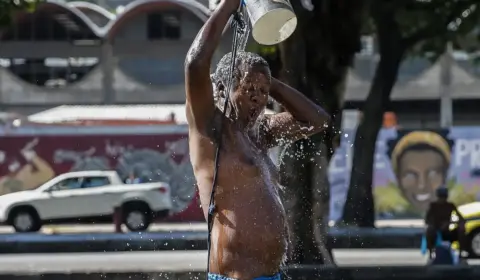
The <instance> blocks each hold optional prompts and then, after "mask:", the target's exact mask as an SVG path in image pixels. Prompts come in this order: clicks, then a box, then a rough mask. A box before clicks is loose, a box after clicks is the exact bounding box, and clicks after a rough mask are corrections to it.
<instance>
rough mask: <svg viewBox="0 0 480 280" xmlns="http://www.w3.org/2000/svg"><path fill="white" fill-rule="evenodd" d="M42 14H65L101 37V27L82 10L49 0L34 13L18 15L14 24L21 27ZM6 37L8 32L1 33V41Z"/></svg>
mask: <svg viewBox="0 0 480 280" xmlns="http://www.w3.org/2000/svg"><path fill="white" fill-rule="evenodd" d="M40 13H46V14H49V15H52V16H54V15H55V14H57V13H65V14H67V15H68V16H69V17H71V18H72V19H73V20H74V21H75V22H77V23H80V24H81V25H82V27H84V28H86V29H88V30H90V31H91V32H92V35H94V36H95V37H101V30H100V29H99V27H98V26H97V25H96V24H95V23H94V22H93V21H92V20H91V19H90V18H89V17H88V16H86V15H85V14H84V13H82V12H81V11H80V10H78V9H77V8H75V7H72V6H68V5H67V4H63V3H59V2H53V1H51V0H47V1H45V2H42V3H40V4H39V5H38V7H37V8H36V9H35V11H34V12H33V13H29V12H18V13H16V14H15V16H14V19H13V24H14V25H20V24H22V23H23V22H25V21H26V20H28V19H29V17H32V16H33V15H35V14H40ZM5 35H6V32H1V33H0V40H4V38H5Z"/></svg>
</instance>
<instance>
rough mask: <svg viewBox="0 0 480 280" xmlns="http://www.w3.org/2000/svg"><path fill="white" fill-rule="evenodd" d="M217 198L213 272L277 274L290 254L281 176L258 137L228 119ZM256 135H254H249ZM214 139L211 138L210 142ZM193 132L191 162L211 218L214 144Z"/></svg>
mask: <svg viewBox="0 0 480 280" xmlns="http://www.w3.org/2000/svg"><path fill="white" fill-rule="evenodd" d="M224 123H225V124H224V128H223V133H222V134H223V137H222V138H223V140H222V149H221V152H220V164H219V166H220V168H219V170H218V179H217V185H216V195H215V206H216V208H215V214H214V222H213V230H212V247H211V259H210V271H211V272H214V273H218V274H221V275H226V276H229V277H233V278H238V279H248V278H250V279H251V278H253V277H255V276H259V275H268V274H275V273H277V272H278V268H279V267H280V264H281V262H282V259H283V257H284V254H285V250H286V227H285V212H284V209H283V206H282V204H281V201H280V198H279V195H278V173H277V170H276V168H275V166H274V164H273V163H272V161H271V159H270V158H269V156H268V153H267V149H266V148H263V147H262V139H259V138H260V136H259V135H260V133H248V134H250V135H246V134H247V133H244V132H240V131H238V130H237V129H236V128H235V127H234V124H233V123H232V122H231V121H230V120H228V119H225V121H224ZM251 132H253V131H251ZM212 138H213V137H212ZM212 138H209V137H206V136H204V135H200V134H198V133H196V132H192V131H191V132H190V135H189V145H190V157H191V162H192V165H193V169H194V173H195V177H196V180H197V184H198V187H199V193H200V199H201V203H202V209H203V211H204V215H205V217H207V212H208V205H209V202H210V194H211V190H212V181H213V174H214V155H215V149H216V145H215V144H214V141H213V140H212Z"/></svg>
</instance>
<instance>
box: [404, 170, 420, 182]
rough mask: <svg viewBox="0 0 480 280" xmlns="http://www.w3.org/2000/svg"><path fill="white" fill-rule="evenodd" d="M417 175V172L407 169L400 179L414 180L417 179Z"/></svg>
mask: <svg viewBox="0 0 480 280" xmlns="http://www.w3.org/2000/svg"><path fill="white" fill-rule="evenodd" d="M417 177H418V176H417V173H415V172H411V171H409V172H406V173H404V174H403V175H402V180H403V181H405V182H414V181H416V180H417Z"/></svg>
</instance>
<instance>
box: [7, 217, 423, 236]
mask: <svg viewBox="0 0 480 280" xmlns="http://www.w3.org/2000/svg"><path fill="white" fill-rule="evenodd" d="M375 225H376V227H379V228H419V227H423V225H424V223H423V220H379V221H376V224H375ZM122 229H123V232H126V231H127V230H126V228H125V226H123V227H122ZM206 230H207V224H206V223H201V222H195V223H158V224H153V225H152V226H151V227H150V228H149V231H151V232H158V231H160V232H173V231H206ZM113 231H114V225H113V224H86V225H47V226H44V227H43V228H42V230H41V233H43V234H62V233H108V232H113ZM11 233H14V230H13V228H12V227H9V226H0V234H11Z"/></svg>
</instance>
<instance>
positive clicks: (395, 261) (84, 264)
mask: <svg viewBox="0 0 480 280" xmlns="http://www.w3.org/2000/svg"><path fill="white" fill-rule="evenodd" d="M334 257H335V260H336V262H337V264H338V265H339V266H423V265H425V264H426V259H425V257H423V256H422V255H421V254H420V252H419V250H387V249H384V250H363V249H358V250H335V251H334ZM206 259H207V254H206V251H188V252H186V251H182V252H180V251H179V252H125V253H70V254H20V255H19V254H16V255H1V256H0V273H6V272H10V273H12V272H13V273H22V274H25V273H27V274H28V273H35V274H40V273H47V272H50V273H64V272H132V271H134V272H146V271H151V272H153V271H161V272H175V271H185V270H196V271H199V270H204V269H205V265H206ZM469 263H470V264H471V265H472V264H473V265H479V264H480V261H469Z"/></svg>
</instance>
